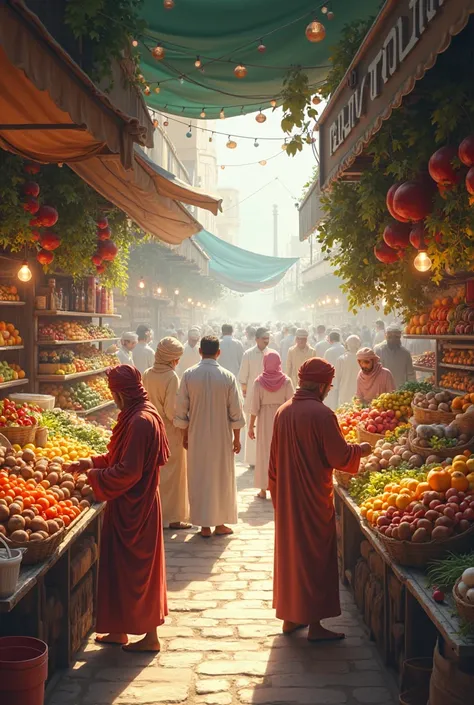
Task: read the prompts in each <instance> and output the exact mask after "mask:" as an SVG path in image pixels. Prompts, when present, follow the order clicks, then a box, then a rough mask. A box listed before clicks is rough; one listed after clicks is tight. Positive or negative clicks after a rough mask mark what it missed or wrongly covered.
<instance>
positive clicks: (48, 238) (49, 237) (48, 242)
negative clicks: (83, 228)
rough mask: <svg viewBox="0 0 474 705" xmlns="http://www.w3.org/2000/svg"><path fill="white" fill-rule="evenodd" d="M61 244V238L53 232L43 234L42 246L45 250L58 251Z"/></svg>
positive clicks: (41, 238)
mask: <svg viewBox="0 0 474 705" xmlns="http://www.w3.org/2000/svg"><path fill="white" fill-rule="evenodd" d="M60 244H61V240H60V238H59V237H58V236H57V235H56V233H53V232H52V230H46V232H44V233H41V236H40V245H41V247H42V248H43V250H48V251H51V250H56V249H57V248H58V247H59V245H60Z"/></svg>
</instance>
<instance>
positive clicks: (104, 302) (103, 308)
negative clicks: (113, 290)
mask: <svg viewBox="0 0 474 705" xmlns="http://www.w3.org/2000/svg"><path fill="white" fill-rule="evenodd" d="M100 312H101V313H107V289H106V288H105V286H103V287H102V293H101V296H100Z"/></svg>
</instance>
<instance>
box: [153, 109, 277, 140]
mask: <svg viewBox="0 0 474 705" xmlns="http://www.w3.org/2000/svg"><path fill="white" fill-rule="evenodd" d="M151 114H152V118H153V120H154V121H155V120H156V124H155V127H158V124H159V122H158V120H157V116H159V117H161V118H162V120H163V125H164V127H167V125H166V124H165V123H169V122H170V121H171V122H175V123H177V124H178V125H183V126H184V127H187V128H188V131H189V130H191V131H192V130H199V131H200V132H206V133H208V134H209V135H210V136H211V138H213V137H214V136H215V135H219V136H222V137H230V135H229V132H228V131H226V132H223V131H220V130H213V129H211V128H210V127H201V125H190V123H189V122H185V121H184V120H180V119H179V118H176V117H172V116H171V115H162V114H161V113H158V112H157V111H155V110H152V111H151ZM232 137H233V138H235V139H238V140H251V141H252V142H254V143H255V141H257V142H281V141H282V137H281V136H280V137H250V135H235V134H234V133H232Z"/></svg>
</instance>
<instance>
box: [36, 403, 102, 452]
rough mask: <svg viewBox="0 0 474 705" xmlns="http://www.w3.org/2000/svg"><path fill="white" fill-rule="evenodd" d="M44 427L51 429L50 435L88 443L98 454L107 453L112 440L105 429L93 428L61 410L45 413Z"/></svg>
mask: <svg viewBox="0 0 474 705" xmlns="http://www.w3.org/2000/svg"><path fill="white" fill-rule="evenodd" d="M42 423H43V426H46V427H47V428H48V429H49V434H50V436H52V437H53V438H54V436H63V437H65V438H72V439H74V440H76V441H80V442H81V443H86V444H87V445H88V446H90V447H91V448H93V449H94V450H95V451H96V452H97V453H105V452H106V451H107V445H108V443H109V440H110V432H109V431H106V429H105V428H100V427H98V426H93V425H92V424H90V423H87V422H86V421H83V420H82V419H79V418H78V417H77V416H74V415H73V414H69V413H68V412H66V411H62V410H61V409H53V410H51V411H45V412H44V413H43V418H42Z"/></svg>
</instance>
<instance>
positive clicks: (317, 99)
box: [311, 95, 322, 105]
mask: <svg viewBox="0 0 474 705" xmlns="http://www.w3.org/2000/svg"><path fill="white" fill-rule="evenodd" d="M311 102H312V104H313V105H319V104H320V103H322V100H321V98H320V97H319V95H314V96H313V99H312V101H311Z"/></svg>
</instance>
